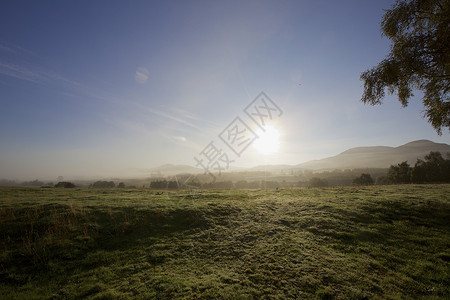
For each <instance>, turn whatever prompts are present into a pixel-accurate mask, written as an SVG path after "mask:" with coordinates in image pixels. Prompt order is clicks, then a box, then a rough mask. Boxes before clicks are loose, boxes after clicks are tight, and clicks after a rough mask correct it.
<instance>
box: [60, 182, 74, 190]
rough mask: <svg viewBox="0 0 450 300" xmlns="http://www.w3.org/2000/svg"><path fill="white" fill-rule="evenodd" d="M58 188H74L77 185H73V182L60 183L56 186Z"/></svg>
mask: <svg viewBox="0 0 450 300" xmlns="http://www.w3.org/2000/svg"><path fill="white" fill-rule="evenodd" d="M55 187H56V188H66V189H67V188H74V187H75V184H73V183H72V182H68V181H60V182H58V183H57V184H55Z"/></svg>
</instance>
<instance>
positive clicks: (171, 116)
mask: <svg viewBox="0 0 450 300" xmlns="http://www.w3.org/2000/svg"><path fill="white" fill-rule="evenodd" d="M145 110H146V111H148V112H150V113H152V114H155V115H158V116H161V117H163V118H166V119H168V120H172V121H175V122H177V123H180V124H182V125H187V126H189V127H191V128H194V129H197V130H201V128H200V127H198V126H197V125H195V124H193V123H191V122H189V121H187V120H185V119H183V118H182V117H180V116H177V115H175V114H169V113H166V112H163V111H160V110H157V109H154V108H150V107H146V108H145Z"/></svg>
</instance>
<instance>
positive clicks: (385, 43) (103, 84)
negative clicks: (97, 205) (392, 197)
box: [0, 0, 450, 180]
mask: <svg viewBox="0 0 450 300" xmlns="http://www.w3.org/2000/svg"><path fill="white" fill-rule="evenodd" d="M393 3H394V1H387V0H380V1H373V0H354V1H347V0H343V1H332V0H330V1H325V0H323V1H322V0H319V1H312V0H309V1H302V0H296V1H283V0H280V1H243V0H240V1H206V0H205V1H20V0H18V1H2V2H0V128H1V130H0V178H8V179H22V180H25V179H26V180H31V179H36V178H39V179H50V180H56V178H57V176H63V177H64V178H66V179H72V178H82V177H95V176H97V177H103V178H108V177H112V176H116V177H117V176H134V175H135V174H140V175H142V176H148V175H149V174H148V172H149V171H148V170H149V168H153V167H156V166H159V165H164V164H167V163H171V164H186V165H191V166H195V165H196V164H197V161H196V160H195V159H194V158H195V157H196V158H199V157H200V156H201V155H202V153H205V149H207V147H208V145H210V143H211V142H212V143H213V145H214V146H215V147H216V149H218V151H219V150H220V151H221V152H220V153H222V154H223V153H225V154H227V156H228V159H229V160H228V162H230V166H235V167H251V166H257V165H264V164H293V165H294V164H299V163H302V162H306V161H309V160H312V159H321V158H325V157H328V156H333V155H336V154H338V153H340V152H342V151H345V150H347V149H349V148H352V147H358V146H375V145H383V146H400V145H402V144H405V143H407V142H410V141H413V140H418V139H428V140H432V141H434V142H439V143H450V135H449V132H448V130H445V129H444V130H443V134H442V136H439V135H437V133H436V132H435V130H434V129H433V128H432V127H431V126H430V124H429V123H428V122H427V121H426V120H425V119H424V118H423V109H424V108H423V106H422V104H421V97H420V93H416V96H415V98H414V99H411V101H410V104H409V106H408V107H406V108H403V107H402V106H401V104H400V102H398V100H397V99H396V98H395V95H394V96H388V97H386V98H385V99H384V103H383V105H380V106H369V105H364V104H363V103H362V102H361V101H360V99H361V95H362V90H363V83H362V81H360V79H359V76H360V74H361V72H363V71H365V70H366V69H368V68H370V67H372V66H375V65H376V64H377V63H378V62H379V61H380V60H382V59H383V58H384V57H385V56H386V55H387V53H388V51H389V47H390V42H389V40H388V39H387V38H385V37H382V35H381V33H380V20H381V18H382V15H383V13H384V11H383V9H387V8H390V7H391V6H392V5H393ZM261 92H264V94H265V95H266V96H267V97H269V98H270V100H271V101H272V102H271V103H275V104H276V105H277V106H278V108H279V109H280V111H279V113H277V115H276V118H275V117H274V119H273V127H274V128H276V131H277V137H278V139H279V147H278V148H277V151H275V152H273V153H271V154H266V153H261V152H264V151H258V150H261V149H257V148H255V147H254V145H253V144H252V145H249V146H248V147H247V148H246V149H244V151H242V153H240V155H236V154H235V153H234V152H232V151H231V149H230V148H231V147H229V144H228V145H227V144H226V143H225V142H224V141H223V140H221V139H220V137H219V135H220V134H221V133H222V132H223V131H224V130H225V129H227V128H230V127H229V125H230V124H231V123H232V122H233V120H235V118H236V117H239V118H241V120H242V121H243V122H244V123H246V124H248V126H249V128H250V130H251V131H252V132H255V133H256V132H257V128H256V127H255V126H256V125H257V124H256V125H255V123H251V120H250V119H249V118H247V117H248V116H247V115H246V114H245V111H244V110H245V108H246V107H247V106H248V105H250V103H252V101H253V100H255V99H256V97H257V96H258V95H260V93H261ZM230 168H231V167H230Z"/></svg>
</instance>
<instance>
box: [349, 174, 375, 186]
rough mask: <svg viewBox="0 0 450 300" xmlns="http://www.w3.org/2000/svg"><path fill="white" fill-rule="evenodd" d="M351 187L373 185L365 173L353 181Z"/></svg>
mask: <svg viewBox="0 0 450 300" xmlns="http://www.w3.org/2000/svg"><path fill="white" fill-rule="evenodd" d="M353 185H373V179H372V176H370V174H367V173H362V174H361V175H360V176H359V177H356V178H355V179H353Z"/></svg>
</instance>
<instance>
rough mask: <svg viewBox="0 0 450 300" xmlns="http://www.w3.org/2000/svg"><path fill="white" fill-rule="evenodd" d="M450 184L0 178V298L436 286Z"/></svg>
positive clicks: (443, 268) (445, 262) (396, 293)
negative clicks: (291, 185)
mask: <svg viewBox="0 0 450 300" xmlns="http://www.w3.org/2000/svg"><path fill="white" fill-rule="evenodd" d="M449 194H450V185H405V186H382V187H379V186H377V187H365V188H356V187H345V188H326V189H281V190H241V191H204V190H194V191H180V192H167V191H163V192H162V193H161V192H155V191H151V190H144V189H142V190H138V189H134V190H126V189H125V190H123V189H104V190H96V189H39V188H36V189H31V188H29V189H27V188H0V199H1V200H0V239H1V244H0V245H1V249H2V251H1V252H0V253H1V254H0V266H1V268H0V279H1V280H0V282H1V283H0V298H4V299H11V298H45V299H48V298H51V297H52V298H54V299H65V298H68V299H72V298H98V299H99V298H103V299H105V298H106V299H113V298H114V299H117V298H135V297H137V298H164V299H168V298H182V297H187V298H199V297H200V298H230V299H231V298H233V299H234V298H244V299H252V298H261V297H266V298H333V297H337V298H360V299H361V298H372V297H380V298H405V297H411V298H419V297H431V298H443V297H445V296H448V295H449V287H448V286H449V279H448V270H449V258H450V252H449V250H448V249H449V246H450V238H449V237H450V232H449V231H450V228H449V224H448V219H449V217H450V199H449V196H448V195H449Z"/></svg>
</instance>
